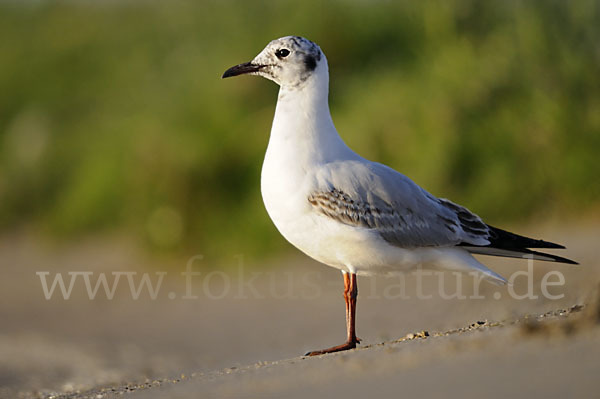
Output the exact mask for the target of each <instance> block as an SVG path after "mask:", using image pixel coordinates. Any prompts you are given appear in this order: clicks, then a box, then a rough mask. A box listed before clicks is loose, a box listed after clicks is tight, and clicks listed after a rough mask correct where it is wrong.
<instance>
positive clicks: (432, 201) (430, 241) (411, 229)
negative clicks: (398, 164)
mask: <svg viewBox="0 0 600 399" xmlns="http://www.w3.org/2000/svg"><path fill="white" fill-rule="evenodd" d="M316 179H317V181H316V187H317V189H315V190H313V191H312V192H311V193H310V195H309V196H308V201H309V203H310V204H311V206H312V207H313V208H314V209H315V210H317V211H318V212H319V213H321V214H323V215H325V216H327V217H330V218H333V219H335V220H337V221H339V222H341V223H344V224H348V225H352V226H357V227H363V228H366V229H371V230H373V231H374V232H376V233H378V234H379V235H381V237H382V238H383V239H384V240H386V241H387V242H389V243H390V244H392V245H396V246H399V247H404V248H412V247H423V246H454V245H459V244H461V243H462V244H464V243H468V244H472V245H487V244H489V240H488V238H489V234H490V233H489V227H488V226H487V225H486V224H485V223H484V222H483V221H482V220H481V219H480V218H479V216H477V215H475V214H473V213H472V212H470V211H469V210H467V209H466V208H464V207H462V206H460V205H457V204H454V203H453V202H451V201H448V200H446V199H439V198H436V197H434V196H433V195H431V194H429V193H428V192H427V191H425V190H423V189H422V188H421V187H419V186H418V185H416V184H415V183H414V182H413V181H412V180H410V179H409V178H407V177H406V176H404V175H402V174H400V173H398V172H396V171H395V170H393V169H391V168H388V167H387V166H385V165H382V164H378V163H374V162H370V163H365V162H360V161H339V162H333V163H329V164H327V165H325V166H324V167H322V168H321V170H319V172H318V173H317V176H316Z"/></svg>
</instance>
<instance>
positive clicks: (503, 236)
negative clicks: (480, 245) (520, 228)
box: [488, 225, 565, 249]
mask: <svg viewBox="0 0 600 399" xmlns="http://www.w3.org/2000/svg"><path fill="white" fill-rule="evenodd" d="M488 228H489V230H490V238H489V240H490V246H491V247H496V248H505V249H525V248H547V249H565V246H564V245H562V244H557V243H554V242H550V241H544V240H538V239H535V238H529V237H525V236H522V235H519V234H515V233H511V232H509V231H506V230H502V229H499V228H497V227H493V226H490V225H488Z"/></svg>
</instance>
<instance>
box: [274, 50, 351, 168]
mask: <svg viewBox="0 0 600 399" xmlns="http://www.w3.org/2000/svg"><path fill="white" fill-rule="evenodd" d="M328 96H329V72H328V70H327V62H326V61H325V60H322V62H320V64H319V66H318V67H317V69H315V71H314V72H313V73H312V74H311V76H310V77H309V78H308V79H307V80H306V81H304V82H303V83H302V84H301V85H300V87H291V88H289V87H286V86H285V85H282V87H281V89H280V90H279V96H278V101H277V107H276V109H275V117H274V119H273V126H272V128H271V137H270V139H269V146H268V149H267V155H266V158H265V161H267V159H268V158H270V157H277V156H278V155H281V156H284V157H286V158H290V156H291V157H293V158H294V161H295V162H296V163H298V162H299V163H308V162H310V163H311V164H314V163H315V162H316V163H325V162H331V161H333V160H336V159H340V158H347V157H351V154H353V152H352V151H351V150H350V149H349V148H348V147H347V146H346V144H345V143H344V142H343V141H342V139H341V137H340V136H339V135H338V133H337V131H336V129H335V126H334V125H333V121H332V119H331V114H330V113H329V103H328ZM276 153H278V154H276Z"/></svg>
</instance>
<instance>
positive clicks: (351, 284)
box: [305, 273, 360, 356]
mask: <svg viewBox="0 0 600 399" xmlns="http://www.w3.org/2000/svg"><path fill="white" fill-rule="evenodd" d="M357 297H358V285H357V284H356V274H355V273H344V300H345V301H346V331H347V332H348V338H347V339H346V342H344V343H343V344H341V345H337V346H333V347H331V348H328V349H323V350H320V351H312V352H308V353H307V354H306V355H305V356H316V355H322V354H324V353H332V352H340V351H346V350H348V349H354V348H356V344H358V343H359V342H360V338H356V328H355V319H356V299H357Z"/></svg>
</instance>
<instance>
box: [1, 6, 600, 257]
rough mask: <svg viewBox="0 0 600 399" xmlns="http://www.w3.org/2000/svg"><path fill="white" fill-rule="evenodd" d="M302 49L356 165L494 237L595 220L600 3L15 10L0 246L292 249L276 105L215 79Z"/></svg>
mask: <svg viewBox="0 0 600 399" xmlns="http://www.w3.org/2000/svg"><path fill="white" fill-rule="evenodd" d="M290 34H294V35H301V36H306V37H307V38H309V39H311V40H313V41H315V42H316V43H318V44H319V45H320V46H321V48H322V49H323V51H324V52H325V53H326V55H327V57H328V60H329V66H330V71H331V73H332V78H331V91H330V92H331V94H330V100H331V108H332V114H333V118H334V121H335V122H336V125H337V128H338V130H339V132H340V134H341V135H342V137H343V138H344V139H345V140H346V141H347V142H348V144H349V145H350V146H351V147H353V148H355V149H357V150H358V152H359V153H361V155H363V156H365V157H367V158H370V159H372V160H377V161H380V162H383V163H386V164H388V165H390V166H392V167H394V168H395V169H397V170H399V171H401V172H403V173H405V174H406V175H408V176H410V177H411V178H412V179H413V180H415V181H416V182H417V183H419V184H420V185H422V186H423V187H425V188H426V189H427V190H429V191H430V192H432V193H433V194H435V195H438V196H442V197H447V198H450V199H452V200H454V201H457V202H460V203H462V204H464V205H466V206H468V207H469V208H471V209H472V210H473V211H475V212H476V213H478V214H480V215H481V216H482V217H484V218H485V219H486V220H487V221H489V222H490V223H491V224H496V225H504V226H506V225H507V224H508V223H520V222H527V221H531V220H543V219H548V218H560V216H557V215H568V216H573V215H582V214H585V213H586V212H590V211H591V210H594V209H597V208H598V198H599V195H600V173H599V172H600V166H599V165H600V162H599V158H598V156H599V151H600V2H598V1H595V0H579V1H559V0H554V1H543V2H542V1H505V0H496V1H485V2H482V1H358V0H357V1H350V0H344V1H342V0H337V1H331V2H321V1H314V0H308V1H303V2H298V1H291V0H286V1H270V2H264V1H263V2H258V1H256V2H255V1H252V2H250V1H189V2H180V1H163V2H158V1H67V2H52V1H8V2H2V3H0V230H1V231H3V232H4V233H9V234H10V233H11V232H13V231H17V230H19V229H25V230H26V231H35V232H37V233H39V234H43V235H45V236H47V237H51V238H53V239H55V240H57V241H58V242H61V241H63V242H69V240H73V239H76V238H79V237H83V236H86V235H89V234H105V233H106V234H113V233H119V234H122V233H125V234H127V235H128V236H132V237H136V238H137V239H139V242H140V243H143V245H144V246H145V247H146V248H148V249H150V250H158V251H160V252H163V251H164V252H166V253H185V254H187V253H189V252H193V253H203V254H205V255H206V256H207V257H210V258H212V259H218V258H220V257H231V256H232V255H233V254H237V253H244V254H247V255H249V256H251V257H255V258H260V257H262V256H265V255H266V254H276V253H280V252H281V251H284V250H287V249H289V248H290V247H289V245H288V244H286V243H285V242H284V240H283V239H282V238H280V237H279V235H278V233H277V231H276V230H275V228H274V227H273V226H272V224H271V222H270V220H269V219H268V216H267V214H266V212H265V211H264V209H263V205H262V200H261V197H260V191H259V177H260V167H261V163H262V157H263V155H264V150H265V148H266V145H267V141H268V136H269V130H270V125H271V119H272V116H273V112H274V107H275V102H276V93H277V87H276V86H275V85H274V84H273V83H271V82H268V81H266V80H263V79H259V78H256V77H242V78H238V79H235V80H227V81H222V80H221V79H220V76H221V74H222V72H223V71H224V70H225V69H227V68H228V67H230V66H232V65H234V64H238V63H240V62H245V61H249V60H250V59H252V58H253V57H254V56H255V55H256V54H257V53H258V52H260V51H261V50H262V48H263V47H264V46H265V45H266V44H267V43H268V42H269V41H270V40H272V39H274V38H277V37H280V36H285V35H290ZM562 217H563V218H564V217H565V216H562Z"/></svg>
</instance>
